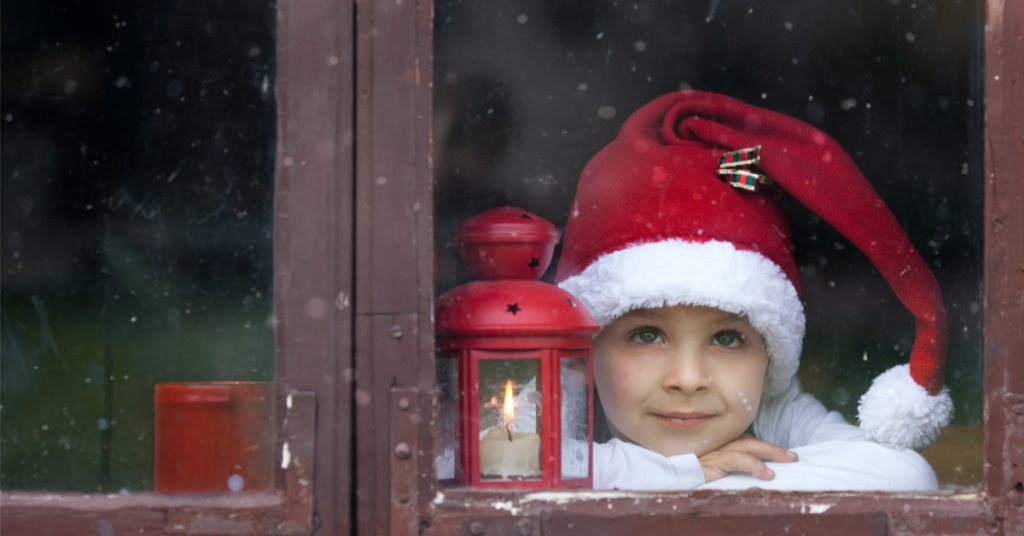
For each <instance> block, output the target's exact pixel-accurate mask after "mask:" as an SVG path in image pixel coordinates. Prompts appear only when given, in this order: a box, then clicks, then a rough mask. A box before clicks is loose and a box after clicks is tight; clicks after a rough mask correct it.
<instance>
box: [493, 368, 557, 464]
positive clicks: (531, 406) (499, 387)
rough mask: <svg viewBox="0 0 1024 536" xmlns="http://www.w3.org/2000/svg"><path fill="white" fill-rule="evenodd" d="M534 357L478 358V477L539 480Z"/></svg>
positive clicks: (538, 403)
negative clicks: (479, 359)
mask: <svg viewBox="0 0 1024 536" xmlns="http://www.w3.org/2000/svg"><path fill="white" fill-rule="evenodd" d="M539 369H540V360H539V359H483V360H481V361H480V400H479V403H480V406H479V407H480V443H479V453H480V457H479V459H480V478H481V480H497V479H500V480H538V479H540V478H541V476H542V475H541V466H540V457H541V433H540V432H541V429H542V427H541V412H542V408H541V392H540V389H539V387H538V379H539V376H538V372H539Z"/></svg>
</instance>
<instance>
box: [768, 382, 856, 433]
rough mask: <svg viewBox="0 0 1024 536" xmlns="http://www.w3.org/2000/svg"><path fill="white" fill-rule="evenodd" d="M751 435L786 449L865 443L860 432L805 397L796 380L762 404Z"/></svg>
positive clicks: (840, 416) (807, 395) (832, 412)
mask: <svg viewBox="0 0 1024 536" xmlns="http://www.w3.org/2000/svg"><path fill="white" fill-rule="evenodd" d="M754 435H755V436H757V438H758V439H761V440H762V441H767V442H769V443H772V444H773V445H778V446H780V447H784V448H787V449H793V448H797V447H802V446H806V445H811V444H814V443H821V442H823V441H838V440H849V441H855V440H866V439H867V437H866V436H865V435H864V432H863V431H862V430H861V429H860V428H858V427H856V426H854V425H852V424H850V423H848V422H846V419H844V418H843V416H842V415H840V414H839V413H837V412H835V411H829V410H827V409H825V406H823V405H822V404H821V402H819V401H818V399H817V398H814V397H813V396H811V395H809V394H807V393H804V392H803V391H802V390H801V389H800V382H799V380H797V379H795V378H794V379H793V381H792V383H790V385H789V388H788V389H786V390H785V391H784V392H782V393H781V394H779V395H777V396H775V397H772V398H767V399H764V400H762V401H761V408H760V409H759V410H758V412H757V418H755V419H754Z"/></svg>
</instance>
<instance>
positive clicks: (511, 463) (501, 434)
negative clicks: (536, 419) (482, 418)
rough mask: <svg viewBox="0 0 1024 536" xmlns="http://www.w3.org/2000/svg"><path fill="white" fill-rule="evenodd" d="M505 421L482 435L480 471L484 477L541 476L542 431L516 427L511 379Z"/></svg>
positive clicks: (508, 384) (507, 392) (508, 385)
mask: <svg viewBox="0 0 1024 536" xmlns="http://www.w3.org/2000/svg"><path fill="white" fill-rule="evenodd" d="M501 413H502V415H501V417H502V424H501V425H497V426H492V427H491V429H490V430H488V431H487V433H486V434H484V436H483V437H482V438H480V474H481V475H483V476H485V477H491V478H494V477H501V478H509V477H519V478H529V477H539V476H540V435H539V434H537V433H535V432H516V431H515V422H516V414H515V396H514V393H513V391H512V380H508V381H507V382H506V383H505V401H504V404H503V405H502V412H501Z"/></svg>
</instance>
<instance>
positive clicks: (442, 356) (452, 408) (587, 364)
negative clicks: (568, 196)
mask: <svg viewBox="0 0 1024 536" xmlns="http://www.w3.org/2000/svg"><path fill="white" fill-rule="evenodd" d="M457 241H458V243H459V246H460V248H461V251H462V255H463V259H464V260H465V261H466V263H467V264H468V265H469V268H470V271H471V272H472V273H473V274H474V275H475V276H476V277H477V278H478V279H482V281H475V282H472V283H468V284H465V285H462V286H460V287H458V288H455V289H453V290H451V291H450V292H448V293H446V294H445V295H444V296H441V298H440V299H439V300H438V304H437V310H436V323H437V334H438V348H439V355H438V359H437V370H438V386H439V394H440V396H439V398H440V403H441V426H440V433H439V437H438V439H439V445H438V446H439V448H438V453H439V456H438V459H437V471H438V478H439V479H440V480H441V482H442V483H444V484H450V485H468V486H470V487H475V488H583V487H591V486H592V475H593V462H592V457H593V456H592V454H593V447H592V443H593V422H594V411H593V394H594V381H593V358H592V353H591V347H592V339H593V336H594V334H595V333H597V330H598V326H597V324H596V323H595V322H594V320H593V319H592V318H591V317H590V314H589V313H588V312H587V310H586V308H585V307H584V306H583V304H581V303H580V302H579V301H578V300H577V299H576V298H575V297H573V296H572V295H571V294H569V293H567V292H565V291H563V290H561V289H559V288H558V287H556V286H554V285H550V284H547V283H544V282H541V281H538V279H539V278H540V276H541V275H542V274H543V273H544V271H545V270H546V269H547V267H548V265H549V264H550V262H551V256H552V253H553V251H554V247H555V243H556V242H557V241H558V232H557V231H556V230H555V227H554V225H552V224H551V223H549V222H547V221H545V220H544V219H542V218H540V217H539V216H536V215H534V214H531V213H529V212H526V211H524V210H521V209H517V208H508V207H506V208H497V209H492V210H488V211H486V212H484V213H482V214H480V215H478V216H476V217H474V218H472V219H470V220H468V221H466V222H464V223H463V224H462V225H461V226H460V227H459V231H458V236H457Z"/></svg>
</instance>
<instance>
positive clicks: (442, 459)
mask: <svg viewBox="0 0 1024 536" xmlns="http://www.w3.org/2000/svg"><path fill="white" fill-rule="evenodd" d="M460 398H461V397H460V393H459V361H458V359H456V358H454V357H439V358H438V359H437V404H438V418H439V419H440V421H441V424H440V426H439V427H438V430H437V437H436V438H435V439H436V441H437V458H436V462H435V470H436V471H437V479H438V480H453V479H455V480H458V481H461V480H462V475H461V474H459V473H460V472H461V469H462V463H461V447H460V437H459V436H460V434H459V427H460V424H461V423H460V422H459V415H460V409H459V399H460Z"/></svg>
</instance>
